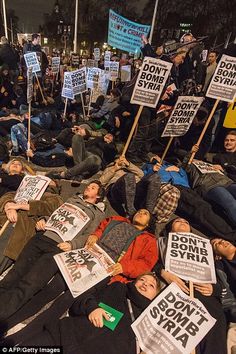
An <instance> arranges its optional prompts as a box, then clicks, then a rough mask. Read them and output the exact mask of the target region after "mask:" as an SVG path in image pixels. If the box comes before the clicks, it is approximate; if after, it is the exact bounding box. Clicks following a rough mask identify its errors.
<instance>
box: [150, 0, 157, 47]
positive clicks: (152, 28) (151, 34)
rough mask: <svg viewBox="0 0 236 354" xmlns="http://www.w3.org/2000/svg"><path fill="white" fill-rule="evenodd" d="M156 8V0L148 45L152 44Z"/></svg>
mask: <svg viewBox="0 0 236 354" xmlns="http://www.w3.org/2000/svg"><path fill="white" fill-rule="evenodd" d="M157 6H158V0H156V3H155V8H154V13H153V16H152V27H151V32H150V36H149V43H150V44H152V36H153V31H154V27H155V20H156V14H157Z"/></svg>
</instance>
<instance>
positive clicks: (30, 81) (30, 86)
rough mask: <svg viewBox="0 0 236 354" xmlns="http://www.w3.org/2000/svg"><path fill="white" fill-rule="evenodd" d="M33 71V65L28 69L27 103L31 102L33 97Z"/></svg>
mask: <svg viewBox="0 0 236 354" xmlns="http://www.w3.org/2000/svg"><path fill="white" fill-rule="evenodd" d="M33 91H34V88H33V71H32V67H30V68H28V70H27V103H30V102H31V101H32V98H33Z"/></svg>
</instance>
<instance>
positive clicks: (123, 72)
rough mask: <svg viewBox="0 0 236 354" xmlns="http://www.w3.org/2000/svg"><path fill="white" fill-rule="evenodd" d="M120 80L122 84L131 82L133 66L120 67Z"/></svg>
mask: <svg viewBox="0 0 236 354" xmlns="http://www.w3.org/2000/svg"><path fill="white" fill-rule="evenodd" d="M120 79H121V82H127V81H130V80H131V65H122V66H121V67H120Z"/></svg>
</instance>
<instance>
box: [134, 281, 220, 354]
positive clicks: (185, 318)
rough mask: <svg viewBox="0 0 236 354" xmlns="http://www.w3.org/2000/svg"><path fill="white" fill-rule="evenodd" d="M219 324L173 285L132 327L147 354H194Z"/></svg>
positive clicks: (198, 303) (159, 296)
mask: <svg viewBox="0 0 236 354" xmlns="http://www.w3.org/2000/svg"><path fill="white" fill-rule="evenodd" d="M215 322H216V320H215V319H214V318H213V317H212V316H211V315H210V314H209V312H208V311H207V309H206V308H205V306H204V305H203V304H202V303H201V302H200V301H199V300H197V299H191V298H190V297H189V296H188V295H186V294H185V293H184V292H183V291H182V290H180V288H179V287H178V286H177V285H176V284H175V283H172V284H171V285H169V286H168V287H167V288H166V289H165V290H164V291H162V292H161V294H160V295H158V296H157V297H156V298H155V300H153V301H152V303H151V304H150V305H149V306H148V307H147V308H146V310H145V311H143V312H142V314H141V315H140V316H139V317H138V318H137V319H136V321H134V322H133V323H132V325H131V327H132V329H133V331H134V333H135V335H136V337H137V338H138V342H139V345H140V347H141V349H142V350H143V351H145V353H146V354H190V352H192V350H193V349H194V348H195V347H196V346H197V345H198V343H199V342H200V341H201V340H202V339H203V338H204V337H205V335H206V334H207V333H208V332H209V331H210V329H211V328H212V327H213V326H214V324H215Z"/></svg>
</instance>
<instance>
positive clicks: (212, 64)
mask: <svg viewBox="0 0 236 354" xmlns="http://www.w3.org/2000/svg"><path fill="white" fill-rule="evenodd" d="M217 57H218V54H217V52H216V51H214V50H211V51H210V52H209V54H208V57H207V61H208V65H207V68H206V76H205V80H204V85H203V89H202V91H203V92H204V93H206V91H207V88H208V85H209V83H210V81H211V78H212V76H213V74H214V72H215V69H216V67H217V61H216V60H217Z"/></svg>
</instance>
